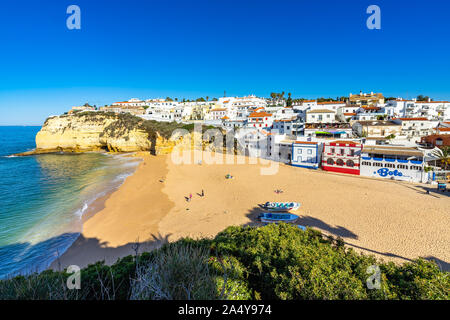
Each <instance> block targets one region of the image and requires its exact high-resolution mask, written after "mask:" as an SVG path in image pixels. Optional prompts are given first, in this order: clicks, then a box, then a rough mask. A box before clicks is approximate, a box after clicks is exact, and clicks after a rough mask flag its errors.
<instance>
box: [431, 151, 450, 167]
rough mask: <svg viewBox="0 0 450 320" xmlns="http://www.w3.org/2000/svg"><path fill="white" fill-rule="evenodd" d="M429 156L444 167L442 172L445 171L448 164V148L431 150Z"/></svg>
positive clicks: (449, 152)
mask: <svg viewBox="0 0 450 320" xmlns="http://www.w3.org/2000/svg"><path fill="white" fill-rule="evenodd" d="M431 154H432V155H433V156H434V157H436V158H437V159H438V160H439V161H440V162H441V164H443V165H444V170H447V166H448V165H449V164H450V147H442V149H436V150H433V151H432V152H431Z"/></svg>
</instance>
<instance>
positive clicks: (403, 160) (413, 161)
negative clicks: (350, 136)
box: [361, 156, 423, 164]
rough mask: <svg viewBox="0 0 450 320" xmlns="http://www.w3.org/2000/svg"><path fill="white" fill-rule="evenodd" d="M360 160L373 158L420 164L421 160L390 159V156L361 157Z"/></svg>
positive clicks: (374, 159)
mask: <svg viewBox="0 0 450 320" xmlns="http://www.w3.org/2000/svg"><path fill="white" fill-rule="evenodd" d="M361 159H362V160H369V161H370V160H373V161H386V162H396V161H397V162H400V163H412V164H422V163H423V161H421V160H406V159H392V158H376V157H363V156H362V157H361Z"/></svg>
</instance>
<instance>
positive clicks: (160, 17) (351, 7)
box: [0, 0, 450, 125]
mask: <svg viewBox="0 0 450 320" xmlns="http://www.w3.org/2000/svg"><path fill="white" fill-rule="evenodd" d="M71 4H76V5H78V6H79V7H80V8H81V30H68V29H67V27H66V19H67V17H68V16H69V15H68V14H66V9H67V7H68V6H69V5H71ZM372 4H376V5H378V6H380V8H381V30H369V29H367V28H366V19H367V18H368V16H369V15H368V14H366V9H367V7H368V6H369V5H372ZM449 13H450V3H449V1H444V0H441V1H437V0H427V1H419V0H408V1H407V0H389V1H386V0H370V1H366V0H345V1H344V0H343V1H335V0H315V1H312V0H292V1H287V0H277V1H275V0H274V1H262V0H259V1H254V0H239V1H234V0H232V1H229V0H205V1H197V0H189V1H187V0H185V1H173V0H160V1H152V0H148V1H144V0H128V1H124V0H109V1H100V0H89V1H84V0H71V1H65V0H58V1H48V0H40V1H37V0H35V1H22V0H2V1H1V2H0V39H1V40H2V48H1V50H0V125H13V124H21V125H22V124H41V123H42V122H43V121H44V120H45V118H46V117H47V116H49V115H53V114H60V113H63V112H64V111H67V110H68V109H69V108H70V107H71V106H73V105H80V104H83V103H85V102H89V103H91V104H96V105H105V104H109V103H111V102H114V101H121V100H125V99H128V98H132V97H138V98H149V97H166V96H171V97H179V98H181V99H182V98H195V97H199V96H209V97H220V96H223V92H224V90H226V92H227V95H228V96H231V95H233V96H234V95H246V94H256V95H259V96H269V94H270V92H272V91H277V92H281V91H285V92H292V95H293V97H305V98H315V97H318V96H327V97H328V96H331V97H336V96H343V95H348V94H349V93H350V92H352V93H356V92H359V91H360V90H363V91H376V92H382V93H384V94H385V95H386V96H403V97H405V98H411V97H415V96H417V95H418V94H425V95H429V96H431V97H433V98H435V99H439V100H442V99H446V100H448V99H450V41H449V38H450V24H449V23H448V15H449Z"/></svg>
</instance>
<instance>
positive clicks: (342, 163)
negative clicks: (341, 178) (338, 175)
mask: <svg viewBox="0 0 450 320" xmlns="http://www.w3.org/2000/svg"><path fill="white" fill-rule="evenodd" d="M336 164H337V165H338V166H343V165H344V160H342V159H337V160H336Z"/></svg>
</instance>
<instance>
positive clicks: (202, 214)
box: [52, 155, 450, 270]
mask: <svg viewBox="0 0 450 320" xmlns="http://www.w3.org/2000/svg"><path fill="white" fill-rule="evenodd" d="M143 159H144V161H143V162H142V163H141V165H140V166H139V168H138V170H137V171H136V173H135V174H134V175H133V176H131V177H129V178H128V179H127V180H126V181H125V183H124V184H123V185H122V186H121V188H120V189H119V190H118V191H116V192H115V193H113V194H112V195H111V196H110V197H109V198H108V199H107V200H106V201H105V203H104V208H103V209H102V210H100V211H99V212H98V213H97V214H95V215H94V216H93V217H91V218H90V219H89V220H87V221H86V222H85V224H84V230H83V234H82V237H80V239H79V240H78V241H77V242H76V243H75V244H74V245H73V246H72V247H71V248H70V249H69V250H68V251H67V252H66V253H65V254H64V255H63V256H62V257H61V259H60V261H59V263H60V264H61V266H63V267H64V266H67V265H69V264H77V265H80V266H85V265H87V264H88V263H90V262H93V261H95V260H99V259H106V261H107V263H112V262H114V261H115V260H116V259H117V258H118V257H121V256H125V255H128V254H131V253H133V243H135V242H136V241H137V240H139V242H142V243H143V245H142V247H141V248H140V250H141V251H142V250H148V249H151V248H154V247H158V246H159V245H161V243H164V242H165V241H175V240H177V239H179V238H181V237H186V236H190V237H194V238H195V237H199V236H206V237H213V236H214V235H216V234H217V233H218V232H220V231H222V230H223V229H225V228H226V227H227V226H230V225H242V224H254V223H255V222H256V217H257V216H258V214H259V212H260V211H261V210H260V209H259V207H258V204H261V203H264V202H266V201H297V202H300V203H301V204H302V207H301V209H300V210H299V211H298V214H299V215H300V220H299V224H302V225H305V226H311V227H314V228H316V229H319V230H321V231H323V232H325V233H328V234H333V235H338V236H341V237H342V238H343V239H344V241H345V242H346V243H347V244H348V245H349V246H351V247H353V248H355V249H356V250H359V251H363V252H365V253H370V254H375V255H377V256H378V257H379V258H383V259H384V260H393V261H396V262H403V261H407V260H410V259H414V258H417V257H419V256H422V257H427V258H431V257H432V258H435V259H436V260H437V261H438V262H440V263H441V265H442V267H443V268H444V269H447V270H448V269H449V265H448V263H449V261H450V250H449V249H448V248H449V247H450V217H449V214H450V197H449V196H447V195H443V194H438V193H435V192H433V191H432V192H431V193H430V194H426V192H425V191H424V188H426V187H429V186H424V185H419V184H410V183H405V182H395V181H389V180H381V179H380V180H376V179H369V178H364V177H357V176H349V175H340V174H334V173H328V172H323V171H314V170H308V169H302V168H296V167H291V166H287V165H282V164H279V167H278V171H277V173H276V174H275V175H261V168H265V167H267V165H265V164H249V163H248V162H249V159H248V158H240V159H239V160H240V161H244V162H247V164H214V165H208V164H206V163H205V161H203V162H202V164H198V163H193V164H183V165H177V164H175V163H173V161H172V160H171V156H157V157H154V156H149V155H143ZM276 165H278V164H276ZM226 174H231V175H233V176H234V178H233V179H225V175H226ZM202 189H203V190H204V192H205V196H204V197H201V196H199V195H198V194H197V193H199V194H200V193H201V191H202ZM275 189H282V190H283V193H281V194H276V193H275V192H274V190H275ZM189 194H192V201H190V202H188V201H186V198H185V197H188V196H189ZM56 266H57V263H56V262H55V263H54V264H53V265H52V267H53V268H56Z"/></svg>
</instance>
